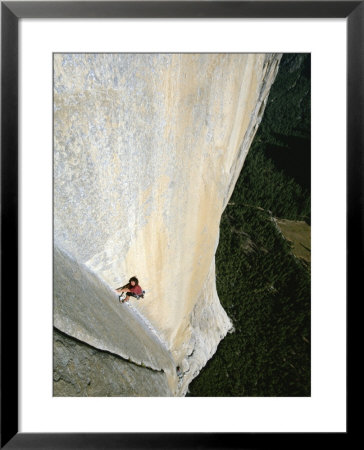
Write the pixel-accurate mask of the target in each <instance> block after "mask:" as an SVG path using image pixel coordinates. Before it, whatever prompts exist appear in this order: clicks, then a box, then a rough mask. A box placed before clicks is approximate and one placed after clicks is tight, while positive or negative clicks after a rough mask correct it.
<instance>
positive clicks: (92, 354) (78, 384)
mask: <svg viewBox="0 0 364 450" xmlns="http://www.w3.org/2000/svg"><path fill="white" fill-rule="evenodd" d="M53 336H54V345H53V351H54V364H53V395H54V396H55V397H64V396H70V397H118V396H127V397H150V396H152V397H153V396H156V395H158V396H160V397H167V396H171V395H172V394H171V391H170V389H169V386H168V382H167V378H166V375H165V374H164V373H163V372H156V371H154V370H150V369H146V368H143V367H139V366H137V365H135V364H132V363H130V362H128V361H125V360H123V359H122V358H120V357H118V356H116V355H112V354H110V353H108V352H104V351H100V350H97V349H95V348H93V347H91V346H89V345H87V344H85V343H83V342H80V341H77V340H75V339H73V338H71V337H69V336H67V335H65V334H63V333H60V332H59V331H58V330H54V333H53Z"/></svg>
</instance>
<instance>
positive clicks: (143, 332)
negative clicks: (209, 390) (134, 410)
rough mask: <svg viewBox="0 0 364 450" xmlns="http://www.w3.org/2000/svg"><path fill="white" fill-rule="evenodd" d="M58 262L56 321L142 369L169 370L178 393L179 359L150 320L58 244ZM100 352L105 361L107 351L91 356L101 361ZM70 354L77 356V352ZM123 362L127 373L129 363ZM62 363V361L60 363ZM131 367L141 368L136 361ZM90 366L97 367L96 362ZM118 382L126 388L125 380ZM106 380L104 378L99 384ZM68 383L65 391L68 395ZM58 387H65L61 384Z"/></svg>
mask: <svg viewBox="0 0 364 450" xmlns="http://www.w3.org/2000/svg"><path fill="white" fill-rule="evenodd" d="M54 267H55V270H54V327H55V328H57V329H58V330H60V331H61V332H63V333H64V334H66V335H68V336H70V337H73V338H75V339H77V340H78V341H80V342H84V343H87V344H89V345H90V346H92V347H94V348H95V349H97V350H102V351H104V352H108V353H111V354H113V355H116V356H120V357H121V358H122V359H124V360H125V361H130V362H133V363H135V364H136V365H138V366H140V369H141V371H138V372H137V373H142V371H143V370H145V369H143V367H146V368H150V369H153V370H152V371H158V372H161V371H163V378H164V379H166V380H167V381H168V382H169V386H170V393H171V395H172V393H174V392H175V377H176V375H175V364H174V361H173V359H172V356H171V354H170V352H169V351H168V349H167V348H166V347H165V345H164V344H163V343H162V342H161V341H160V340H159V338H158V336H157V334H156V333H154V332H153V330H152V329H151V328H150V327H149V326H148V323H146V322H144V321H143V318H142V317H140V316H139V315H138V314H136V313H135V312H133V307H132V306H129V305H128V304H126V303H124V304H121V303H119V299H118V295H117V294H116V293H114V292H113V291H112V290H110V288H109V287H108V286H107V285H106V284H105V283H104V282H103V281H102V280H100V279H99V278H98V277H97V276H96V275H95V274H94V273H92V272H91V271H90V269H88V268H87V267H86V266H84V265H83V264H79V263H77V262H76V261H75V260H74V259H73V258H72V257H71V256H70V255H68V254H67V253H66V252H65V251H62V250H61V249H60V248H58V247H57V246H55V248H54ZM68 348H70V347H68ZM87 354H88V353H87ZM97 355H101V356H100V358H101V357H102V361H103V362H100V364H101V366H103V365H105V364H106V363H105V356H104V354H102V353H98V354H96V353H93V356H92V358H89V361H90V362H91V361H96V360H97ZM69 359H70V360H73V361H74V358H73V356H72V354H70V355H69ZM123 364H124V366H125V367H124V369H123V370H124V373H125V371H127V368H126V365H125V363H123ZM66 365H67V364H66ZM83 365H85V361H84V362H83ZM56 367H61V366H59V365H57V364H56ZM67 367H68V365H67ZM105 367H106V366H105ZM130 367H131V368H132V370H133V371H134V372H135V368H134V365H130ZM77 370H78V369H77V368H75V370H74V371H73V372H72V373H74V374H75V375H77ZM105 370H106V368H105ZM90 371H94V369H93V368H92V367H90ZM114 372H115V371H114ZM134 372H133V373H134ZM70 373H71V372H70ZM134 375H135V373H134ZM134 375H133V376H134ZM70 376H71V375H70ZM143 376H144V375H143ZM77 377H78V375H77ZM126 379H127V378H126ZM105 382H106V381H105ZM115 382H116V383H117V384H118V386H119V388H121V387H120V386H121V385H119V384H120V383H119V382H118V381H117V380H116V381H115ZM100 385H101V382H100V381H99V383H98V386H99V389H101V388H100ZM65 387H66V386H65ZM67 389H68V388H67ZM67 389H66V391H65V394H64V395H67V392H68V390H67ZM125 390H127V387H126V386H124V391H125ZM58 392H61V391H60V389H59V388H58ZM106 392H108V388H107V385H105V393H106ZM163 392H164V391H163ZM59 395H60V394H59ZM155 395H159V394H157V393H155Z"/></svg>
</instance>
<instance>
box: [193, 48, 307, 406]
mask: <svg viewBox="0 0 364 450" xmlns="http://www.w3.org/2000/svg"><path fill="white" fill-rule="evenodd" d="M310 73H311V67H310V55H309V54H284V55H283V57H282V60H281V63H280V68H279V71H278V75H277V77H276V80H275V82H274V84H273V86H272V88H271V92H270V95H269V99H268V103H267V107H266V110H265V113H264V117H263V120H262V122H261V125H260V127H259V129H258V132H257V134H256V136H255V138H254V141H253V143H252V146H251V149H250V150H249V153H248V156H247V158H246V161H245V163H244V167H243V170H242V172H241V174H240V176H239V179H238V181H237V184H236V186H235V189H234V192H233V195H232V197H231V199H230V201H229V204H228V206H227V207H226V209H225V211H224V214H223V216H222V218H221V224H220V242H219V247H218V249H217V253H216V284H217V291H218V295H219V298H220V301H221V303H222V305H223V307H224V309H225V310H226V312H227V314H228V316H229V317H230V318H231V320H232V322H233V325H234V332H232V333H229V334H228V335H227V336H226V337H225V338H224V339H223V340H222V341H221V343H220V344H219V346H218V349H217V352H216V354H215V355H214V356H213V358H212V359H211V360H210V361H208V363H207V365H206V366H205V367H204V368H203V369H202V370H201V372H200V374H199V375H198V376H197V378H195V379H194V380H193V381H192V383H191V384H190V386H189V392H188V394H187V396H215V397H217V396H265V397H268V396H275V397H277V396H284V397H289V396H309V395H310V392H311V383H310V379H311V372H310V360H311V348H310V290H311V282H310V267H309V265H307V264H304V263H303V262H302V261H301V260H299V259H297V258H295V257H294V255H293V253H292V251H291V244H290V243H289V242H288V241H287V240H285V239H284V237H283V236H282V234H281V233H280V231H279V229H278V228H277V226H276V224H275V222H274V220H273V217H277V218H282V219H290V220H301V221H303V220H304V221H306V222H307V223H308V224H310V209H311V207H310V204H311V201H310V165H311V159H310V153H311V148H310V142H311V135H310V127H311V126H310V123H311V118H310V110H311V104H310V99H311V91H310V85H311V79H310Z"/></svg>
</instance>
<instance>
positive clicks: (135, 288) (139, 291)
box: [129, 284, 143, 295]
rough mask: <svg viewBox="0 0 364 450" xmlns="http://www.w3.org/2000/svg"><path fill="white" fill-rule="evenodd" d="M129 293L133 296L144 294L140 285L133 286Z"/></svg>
mask: <svg viewBox="0 0 364 450" xmlns="http://www.w3.org/2000/svg"><path fill="white" fill-rule="evenodd" d="M129 292H132V293H133V294H136V295H141V294H142V293H143V290H142V288H141V287H140V286H139V284H138V285H137V286H132V287H131V288H130V289H129Z"/></svg>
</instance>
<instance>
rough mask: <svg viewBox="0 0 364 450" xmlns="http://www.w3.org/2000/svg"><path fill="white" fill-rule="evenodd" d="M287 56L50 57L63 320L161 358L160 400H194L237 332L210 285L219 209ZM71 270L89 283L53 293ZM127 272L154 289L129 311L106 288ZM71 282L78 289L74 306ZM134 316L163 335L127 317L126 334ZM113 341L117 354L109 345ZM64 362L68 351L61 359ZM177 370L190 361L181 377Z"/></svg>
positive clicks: (102, 342) (72, 329) (101, 342)
mask: <svg viewBox="0 0 364 450" xmlns="http://www.w3.org/2000/svg"><path fill="white" fill-rule="evenodd" d="M280 58H281V55H279V54H218V55H214V54H73V55H70V54H56V55H55V56H54V235H55V236H54V237H55V274H56V273H57V272H59V273H60V277H59V278H60V280H58V281H56V282H55V327H56V328H57V329H58V330H59V331H60V332H63V333H65V334H66V335H67V336H69V337H70V338H72V337H73V338H76V339H78V340H80V341H82V342H85V343H86V344H89V345H91V346H92V347H94V348H96V349H99V350H100V351H105V350H107V351H111V352H112V353H113V354H117V355H119V356H120V357H121V358H131V359H132V360H133V359H134V360H138V361H139V362H141V361H142V359H143V358H144V359H143V361H144V362H143V364H149V365H152V360H153V364H154V368H155V369H157V370H159V369H162V370H163V374H164V375H165V377H166V378H167V379H168V389H169V394H168V393H167V394H166V392H167V391H166V388H165V386H164V385H163V387H161V388H160V389H159V387H157V388H156V390H155V394H154V395H185V393H186V392H187V388H188V384H189V382H190V381H191V380H192V378H193V377H195V376H196V375H197V374H198V372H199V370H200V369H201V368H202V367H203V366H204V365H205V364H206V362H207V360H208V359H209V358H211V356H212V355H213V354H214V352H215V351H216V348H217V345H218V343H219V342H220V340H221V339H222V338H223V337H224V336H225V335H226V333H227V332H228V331H229V330H231V329H232V323H231V321H230V320H229V318H228V317H227V315H226V313H225V311H224V310H223V308H222V307H221V305H220V302H219V299H218V296H217V292H216V286H215V262H214V255H215V251H216V248H217V245H218V236H219V223H220V217H221V214H222V212H223V210H224V208H225V206H226V204H227V202H228V200H229V198H230V196H231V194H232V191H233V189H234V186H235V183H236V180H237V178H238V176H239V173H240V171H241V168H242V166H243V163H244V159H245V157H246V155H247V152H248V150H249V147H250V144H251V142H252V139H253V137H254V135H255V132H256V130H257V127H258V126H259V123H260V120H261V118H262V115H263V112H264V108H265V104H266V101H267V98H268V94H269V90H270V87H271V85H272V83H273V81H274V79H275V76H276V74H277V70H278V65H279V61H280ZM70 266H71V267H72V270H70ZM76 266H77V267H78V269H77V270H79V271H80V273H82V275H80V274H79V275H78V278H79V280H81V281H80V283H78V284H77V283H76V284H77V286H76V284H75V283H74V282H72V283H71V287H70V289H71V290H68V292H67V294H64V295H62V298H60V297H57V294H56V293H57V283H58V282H59V283H60V287H61V286H64V285H65V284H67V281H66V280H67V277H68V278H72V279H73V280H74V279H75V275H74V271H75V270H76V269H75V267H76ZM61 274H62V275H61ZM132 275H137V276H138V278H139V280H140V283H141V285H142V287H143V288H144V289H145V290H146V291H147V294H146V297H145V299H143V300H142V301H139V302H136V301H135V300H132V308H130V307H129V306H126V305H119V304H118V303H117V297H116V295H115V294H113V292H112V291H111V289H112V288H115V287H117V286H119V285H121V284H124V283H125V282H126V281H127V280H128V279H129V277H130V276H132ZM90 279H92V280H93V282H94V283H96V284H97V283H101V284H100V286H101V285H102V289H101V288H100V286H99V285H98V288H97V289H92V291H93V292H95V299H94V306H95V307H94V309H93V312H92V313H91V316H92V318H90V321H91V323H90V324H88V323H87V318H86V316H85V317H84V313H83V311H84V308H85V307H86V304H87V302H86V301H85V299H84V298H82V296H85V295H88V294H86V291H88V289H89V286H90V285H89V283H90ZM99 288H100V289H101V291H100V290H99ZM73 289H75V290H76V291H77V292H78V296H77V298H74V300H73V301H71V303H70V298H71V297H72V295H73V294H72V292H73V291H72V290H73ZM83 291H84V292H83ZM72 302H75V303H76V304H77V305H78V306H75V305H73V303H72ZM71 305H72V308H69V307H70V306H71ZM106 305H107V308H111V309H112V311H113V313H112V314H111V315H107V314H103V313H102V314H99V313H98V308H97V306H99V307H100V310H101V311H103V310H104V308H106ZM128 308H129V309H128ZM134 309H135V311H133V310H134ZM129 313H131V314H130V315H131V316H132V315H135V314H139V315H140V316H141V317H143V318H145V320H146V321H147V323H149V324H150V326H151V329H153V330H155V331H156V334H157V335H158V338H157V340H156V341H155V334H153V333H152V335H153V336H149V335H148V333H146V335H145V336H144V335H143V336H142V338H140V336H141V334H140V332H139V331H138V329H137V328H135V329H134V322H133V321H132V319H130V321H129V319H127V322H128V324H129V330H128V332H127V331H126V330H125V329H124V327H119V325H118V324H119V320H120V321H122V320H124V319H125V317H127V315H128V314H129ZM128 317H129V316H128ZM71 323H72V324H73V325H72V326H71V325H70V324H71ZM87 328H89V329H87ZM80 329H82V330H83V331H82V332H79V330H80ZM86 329H87V332H86V331H85V330H86ZM101 329H102V330H103V332H99V331H100V330H101ZM77 330H78V331H77ZM98 330H99V331H98ZM127 333H128V334H129V336H130V335H132V336H134V335H135V339H136V340H138V338H140V344H139V347H138V346H136V348H134V347H133V346H132V345H130V343H129V345H128V343H127V342H128V340H127V339H126V338H125V336H126V334H127ZM57 339H58V340H59V339H60V338H59V337H57ZM153 339H154V341H153ZM133 340H134V337H133ZM111 341H113V345H114V344H115V346H116V347H117V350H115V348H116V347H112V349H110V348H109V347H108V345H109V344H110V342H111ZM116 341H117V344H116ZM106 344H108V345H106ZM110 345H111V344H110ZM150 345H154V347H153V349H150V348H149V346H150ZM155 346H157V347H158V349H157V348H156V347H155ZM142 348H144V350H145V349H146V348H147V349H148V350H146V351H145V354H147V353H149V358H150V359H149V360H148V358H147V357H146V356H144V357H143V358H142V357H141V352H142V350H141V349H142ZM138 352H139V353H138ZM70 358H71V357H70ZM55 359H57V357H56V356H55ZM66 359H67V358H66ZM66 359H65V355H64V354H63V359H62V361H63V362H62V363H61V364H60V366H59V367H64V364H65V360H66ZM57 361H60V360H59V359H58V360H57ZM62 364H63V366H62ZM162 366H163V367H162ZM173 366H174V368H175V367H176V366H180V367H181V369H182V372H183V375H182V376H180V377H179V379H178V378H177V375H176V373H175V370H174V369H173ZM56 367H58V366H57V364H56ZM146 370H150V369H146ZM58 376H59V374H57V373H56V375H55V379H56V378H57V377H58ZM68 377H71V375H70V374H69V375H68ZM71 378H72V377H71ZM122 383H124V382H122ZM136 384H137V383H136ZM157 384H158V383H157ZM124 387H125V386H124ZM120 392H122V393H120V394H113V395H127V388H122V389H120ZM133 392H135V391H133ZM59 395H62V394H61V393H60V394H59ZM65 395H69V394H65ZM80 395H81V394H80ZM110 395H111V394H110ZM131 395H134V394H131ZM140 395H153V394H150V393H149V394H146V393H142V390H141V391H140Z"/></svg>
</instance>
